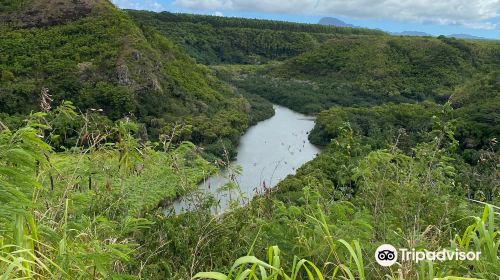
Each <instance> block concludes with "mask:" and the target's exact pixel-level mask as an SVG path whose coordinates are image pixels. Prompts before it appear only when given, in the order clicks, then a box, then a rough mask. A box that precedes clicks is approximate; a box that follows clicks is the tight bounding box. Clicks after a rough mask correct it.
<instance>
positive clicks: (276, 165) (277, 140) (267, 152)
mask: <svg viewBox="0 0 500 280" xmlns="http://www.w3.org/2000/svg"><path fill="white" fill-rule="evenodd" d="M273 107H274V110H275V115H274V116H273V117H271V118H269V119H267V120H265V121H262V122H259V123H258V124H256V125H255V126H253V127H251V128H250V129H249V130H248V131H247V132H246V133H245V134H244V135H243V136H242V138H241V139H240V145H239V146H238V155H237V158H236V161H235V162H233V163H231V164H230V166H229V167H228V168H226V169H224V170H222V171H221V172H219V174H216V175H213V176H211V177H209V178H207V179H206V180H205V181H204V182H202V183H201V184H200V185H199V190H198V192H195V193H193V194H191V195H188V196H185V197H183V198H181V199H179V200H177V201H175V202H174V204H173V206H174V210H175V213H182V212H185V211H189V209H192V208H193V207H194V206H193V205H196V203H197V201H199V199H198V198H199V196H200V195H205V194H212V195H213V196H214V198H215V200H216V201H217V202H218V206H217V207H215V208H214V209H213V211H214V212H215V213H220V212H223V211H224V210H225V209H227V207H228V206H229V205H230V203H231V202H232V203H237V204H245V203H247V202H248V201H249V200H250V199H251V198H252V197H253V196H254V195H256V194H258V193H263V192H265V191H266V189H269V188H272V187H274V186H276V184H277V183H279V182H280V181H281V180H283V179H284V178H285V177H286V176H288V175H290V174H295V171H296V170H297V168H299V167H300V166H302V165H303V164H304V163H306V162H308V161H310V160H311V159H313V158H314V157H315V156H316V155H317V154H318V153H319V149H318V148H317V147H315V146H314V145H312V144H311V143H309V141H308V139H307V136H308V134H309V132H310V131H311V129H312V128H313V127H314V118H312V117H309V116H306V115H303V114H299V113H297V112H294V111H292V110H290V109H287V108H285V107H282V106H278V105H274V106H273ZM228 183H230V184H228ZM167 211H171V210H166V212H167Z"/></svg>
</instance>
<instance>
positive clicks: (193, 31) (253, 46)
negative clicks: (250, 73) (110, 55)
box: [128, 10, 385, 64]
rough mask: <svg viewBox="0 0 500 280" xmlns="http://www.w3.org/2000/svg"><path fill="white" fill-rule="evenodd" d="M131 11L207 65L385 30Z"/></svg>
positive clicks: (286, 54) (248, 60) (253, 59)
mask: <svg viewBox="0 0 500 280" xmlns="http://www.w3.org/2000/svg"><path fill="white" fill-rule="evenodd" d="M128 13H129V14H130V15H132V16H133V17H134V19H135V20H136V21H137V22H138V24H139V25H144V26H148V27H152V28H155V29H156V30H157V31H158V32H160V33H161V34H163V35H165V36H167V37H168V38H171V40H173V41H174V42H175V43H177V44H179V45H181V46H183V47H184V48H185V49H186V51H187V52H188V53H189V54H190V55H191V56H192V57H193V58H195V59H196V61H198V62H199V63H203V64H218V63H232V64H240V63H241V64H260V63H264V62H267V61H269V60H273V59H285V58H290V57H293V56H295V55H298V54H300V53H303V52H305V51H307V50H309V49H312V48H314V47H316V46H317V45H318V44H319V43H321V42H324V41H326V40H327V39H331V38H335V37H336V36H340V35H346V34H357V35H373V34H377V35H382V34H385V33H384V32H382V31H377V30H371V29H362V28H347V27H333V26H324V25H316V24H298V23H291V22H283V21H271V20H252V19H244V18H228V17H216V16H201V15H190V14H173V13H169V12H162V13H153V12H146V11H131V10H129V11H128Z"/></svg>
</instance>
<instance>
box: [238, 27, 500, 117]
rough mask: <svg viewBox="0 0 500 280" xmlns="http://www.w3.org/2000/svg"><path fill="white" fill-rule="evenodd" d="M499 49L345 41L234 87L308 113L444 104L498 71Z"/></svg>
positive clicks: (457, 43) (397, 40) (441, 41)
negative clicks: (385, 105)
mask: <svg viewBox="0 0 500 280" xmlns="http://www.w3.org/2000/svg"><path fill="white" fill-rule="evenodd" d="M499 50H500V44H498V43H494V42H470V41H463V40H456V39H450V38H445V37H439V38H419V37H390V36H370V37H367V36H363V37H360V36H343V37H339V38H335V39H332V40H329V41H327V42H326V43H324V44H322V45H321V46H319V47H317V48H315V49H311V50H309V51H307V52H304V53H303V54H300V55H298V56H296V57H293V58H290V59H288V60H286V61H284V62H283V63H274V64H270V65H269V66H267V67H261V68H259V69H258V70H255V69H252V68H247V69H248V71H246V73H245V75H239V74H236V75H234V78H233V79H232V82H233V83H234V84H235V85H238V86H239V87H241V88H244V89H245V90H247V91H249V92H252V93H256V94H260V95H261V96H263V97H265V98H267V99H269V100H271V101H273V102H275V103H278V104H282V105H285V106H288V107H290V108H293V109H294V110H298V111H300V112H304V113H317V112H320V111H322V110H324V109H328V108H330V107H331V106H333V105H341V106H370V105H374V104H375V105H377V104H378V105H380V104H382V103H385V102H396V103H400V102H416V101H422V100H426V99H428V100H434V101H436V102H439V103H443V102H445V101H446V100H447V99H448V97H449V96H450V95H451V94H452V92H453V90H454V89H455V88H456V87H458V86H461V85H462V84H463V83H465V82H466V81H467V80H471V79H476V78H477V77H480V76H481V75H484V74H485V73H489V72H491V71H493V70H494V69H498V67H499V66H500V57H499V55H498V54H499ZM244 72H245V71H244Z"/></svg>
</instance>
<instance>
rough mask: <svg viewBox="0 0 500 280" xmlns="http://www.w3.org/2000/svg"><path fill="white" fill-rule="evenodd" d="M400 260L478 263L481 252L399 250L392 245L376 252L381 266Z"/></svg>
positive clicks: (379, 248) (382, 247) (376, 257)
mask: <svg viewBox="0 0 500 280" xmlns="http://www.w3.org/2000/svg"><path fill="white" fill-rule="evenodd" d="M398 256H399V259H400V260H401V261H402V262H405V261H412V262H416V263H418V262H420V261H465V260H468V261H478V260H479V257H480V256H481V252H461V251H460V250H458V249H456V250H455V251H451V250H446V249H443V250H441V251H436V252H434V251H427V250H426V251H416V250H415V249H411V250H409V249H405V248H400V249H399V250H397V249H396V248H394V246H392V245H390V244H383V245H380V246H379V247H378V248H377V250H376V251H375V260H376V261H377V263H378V264H379V265H381V266H391V265H393V264H395V263H396V262H397V261H398Z"/></svg>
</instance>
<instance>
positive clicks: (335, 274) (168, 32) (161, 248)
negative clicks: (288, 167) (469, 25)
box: [0, 0, 500, 280]
mask: <svg viewBox="0 0 500 280" xmlns="http://www.w3.org/2000/svg"><path fill="white" fill-rule="evenodd" d="M57 3H58V2H57V0H47V1H41V0H30V1H23V2H18V1H1V0H0V20H1V21H2V24H1V26H0V279H152V280H154V279H218V280H219V279H227V280H229V279H293V280H295V279H297V280H299V279H308V280H312V279H350V280H351V279H352V280H354V279H361V280H369V279H398V280H402V279H419V280H424V279H425V280H430V279H498V277H500V265H499V257H500V255H499V253H500V250H499V247H500V231H499V226H498V225H499V224H498V223H499V214H500V213H499V210H500V208H499V205H500V188H499V178H500V173H499V170H498V168H499V167H500V152H499V151H500V148H499V147H500V146H499V145H498V139H499V137H500V125H499V120H500V116H499V112H498V108H500V73H498V67H499V65H500V44H498V42H466V41H461V40H455V39H448V38H443V37H439V38H427V37H426V38H418V37H411V38H410V37H390V36H387V35H386V34H384V33H383V32H380V31H374V30H366V29H355V28H354V29H353V28H336V27H325V26H319V25H306V24H294V23H286V22H276V21H262V20H245V19H238V18H221V17H212V16H195V15H185V14H171V13H160V14H155V13H150V12H141V11H127V12H123V11H120V10H118V9H116V8H115V7H113V6H112V5H111V3H110V2H108V1H104V0H92V1H78V3H76V2H75V3H73V2H71V3H70V2H66V3H65V5H62V6H59V5H58V4H57ZM72 3H73V4H72ZM58 7H59V8H58ZM49 8H50V9H49ZM33 9H38V11H44V9H46V10H47V11H48V10H50V12H49V11H48V12H47V14H45V13H41V12H38V13H32V11H33ZM68 9H69V10H72V11H74V13H68ZM30 14H31V16H29V15H30ZM21 15H22V16H21ZM14 19H15V20H14ZM4 23H5V24H4ZM28 27H29V28H28ZM195 61H198V62H200V63H204V64H220V65H210V66H204V65H201V64H197V63H196V62H195ZM262 62H268V63H267V64H261V63H262ZM227 63H239V64H245V65H229V64H227ZM271 102H273V103H277V104H281V105H285V106H287V107H290V108H292V109H294V110H297V111H300V112H303V113H308V114H315V115H317V119H316V126H315V128H314V130H313V131H312V132H311V133H310V140H311V141H312V142H314V143H316V144H319V145H322V146H323V149H322V152H321V154H319V155H318V156H317V157H316V158H315V159H313V160H312V161H310V162H308V163H306V164H305V165H303V166H302V167H301V168H299V169H298V170H297V172H296V174H295V175H293V176H288V177H287V178H285V179H284V180H282V181H281V182H280V183H279V184H278V185H277V186H276V187H275V188H274V189H272V190H267V191H265V192H264V193H263V194H262V195H259V196H256V197H255V198H253V199H252V200H251V201H250V202H249V203H248V205H245V206H240V205H239V204H237V203H234V204H232V205H231V206H230V208H229V209H227V211H226V212H225V213H224V214H217V215H216V214H214V213H213V212H212V211H211V209H212V207H213V206H214V205H217V203H218V202H217V201H216V200H215V198H214V197H212V196H208V195H206V194H203V193H197V192H196V191H195V190H196V188H197V184H198V183H199V182H200V181H201V180H203V179H204V178H206V177H207V176H210V175H211V174H213V173H215V172H216V171H217V170H218V169H220V168H225V167H227V164H228V162H227V161H229V160H230V159H231V158H233V157H234V156H235V150H236V145H237V143H238V141H239V137H240V136H241V134H242V133H243V132H244V131H245V130H246V129H247V128H248V126H249V125H253V124H256V123H257V122H259V121H261V120H264V119H266V118H269V117H270V116H272V115H273V113H274V112H273V109H272V103H271ZM187 193H193V194H194V196H193V197H194V198H195V201H194V204H195V205H194V209H192V211H189V212H186V213H182V214H179V215H176V214H175V211H174V209H173V208H174V206H173V203H172V202H173V201H174V200H175V199H177V198H178V197H180V196H183V195H186V194H187ZM165 213H167V214H165ZM481 213H482V214H481ZM383 243H390V244H392V245H394V246H395V247H396V248H408V249H412V248H414V249H416V250H421V251H422V250H430V251H438V250H442V249H446V250H450V251H455V250H457V249H458V250H460V251H480V252H481V253H482V255H481V258H480V260H479V261H468V260H459V261H444V262H438V261H436V262H429V261H425V262H420V263H413V262H399V263H397V264H395V265H394V266H392V267H389V268H384V267H382V266H379V265H378V264H377V263H376V262H375V259H374V258H373V255H374V252H375V250H376V248H377V247H378V246H379V245H380V244H383ZM204 271H205V272H204ZM459 277H461V278H459Z"/></svg>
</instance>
